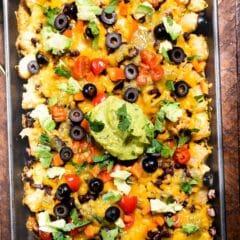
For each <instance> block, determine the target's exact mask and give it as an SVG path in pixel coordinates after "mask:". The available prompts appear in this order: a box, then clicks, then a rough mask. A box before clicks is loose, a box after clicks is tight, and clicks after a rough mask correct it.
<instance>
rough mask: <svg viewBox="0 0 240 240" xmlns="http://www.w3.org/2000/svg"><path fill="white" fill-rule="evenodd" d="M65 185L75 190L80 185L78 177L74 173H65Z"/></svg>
mask: <svg viewBox="0 0 240 240" xmlns="http://www.w3.org/2000/svg"><path fill="white" fill-rule="evenodd" d="M65 179H66V182H67V185H68V186H69V187H70V188H71V190H72V191H73V192H76V191H77V190H78V189H79V187H80V179H79V177H78V176H77V175H76V174H67V175H65Z"/></svg>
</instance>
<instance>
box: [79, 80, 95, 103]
mask: <svg viewBox="0 0 240 240" xmlns="http://www.w3.org/2000/svg"><path fill="white" fill-rule="evenodd" d="M82 93H83V96H84V97H85V98H87V99H89V100H92V99H93V98H94V97H96V95H97V88H96V86H95V85H94V84H92V83H87V84H85V85H84V86H83V90H82Z"/></svg>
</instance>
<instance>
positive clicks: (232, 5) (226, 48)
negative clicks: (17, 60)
mask: <svg viewBox="0 0 240 240" xmlns="http://www.w3.org/2000/svg"><path fill="white" fill-rule="evenodd" d="M0 10H2V6H1V2H0ZM219 21H220V24H219V33H220V52H221V57H220V60H221V81H222V110H223V141H224V159H225V163H224V171H225V189H226V193H225V196H226V216H227V234H228V239H229V240H239V239H240V1H239V0H219ZM2 33H3V26H2V17H1V16H0V64H4V63H3V58H4V56H3V47H2V43H3V40H2V38H3V34H2ZM6 146H7V119H6V95H5V80H4V75H3V74H2V73H1V72H0V240H10V223H9V222H10V221H9V183H8V160H7V147H6Z"/></svg>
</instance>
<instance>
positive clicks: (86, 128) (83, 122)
mask: <svg viewBox="0 0 240 240" xmlns="http://www.w3.org/2000/svg"><path fill="white" fill-rule="evenodd" d="M81 127H82V128H84V129H85V130H86V132H87V133H89V132H90V129H89V124H88V121H87V120H86V119H83V121H82V122H81Z"/></svg>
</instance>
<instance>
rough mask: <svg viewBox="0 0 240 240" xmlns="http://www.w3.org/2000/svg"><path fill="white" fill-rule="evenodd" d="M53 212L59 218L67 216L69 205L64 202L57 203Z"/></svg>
mask: <svg viewBox="0 0 240 240" xmlns="http://www.w3.org/2000/svg"><path fill="white" fill-rule="evenodd" d="M53 212H54V214H55V216H56V217H57V218H66V217H67V216H68V214H69V210H68V207H67V206H66V205H64V204H62V203H59V204H57V205H55V207H54V208H53Z"/></svg>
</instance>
